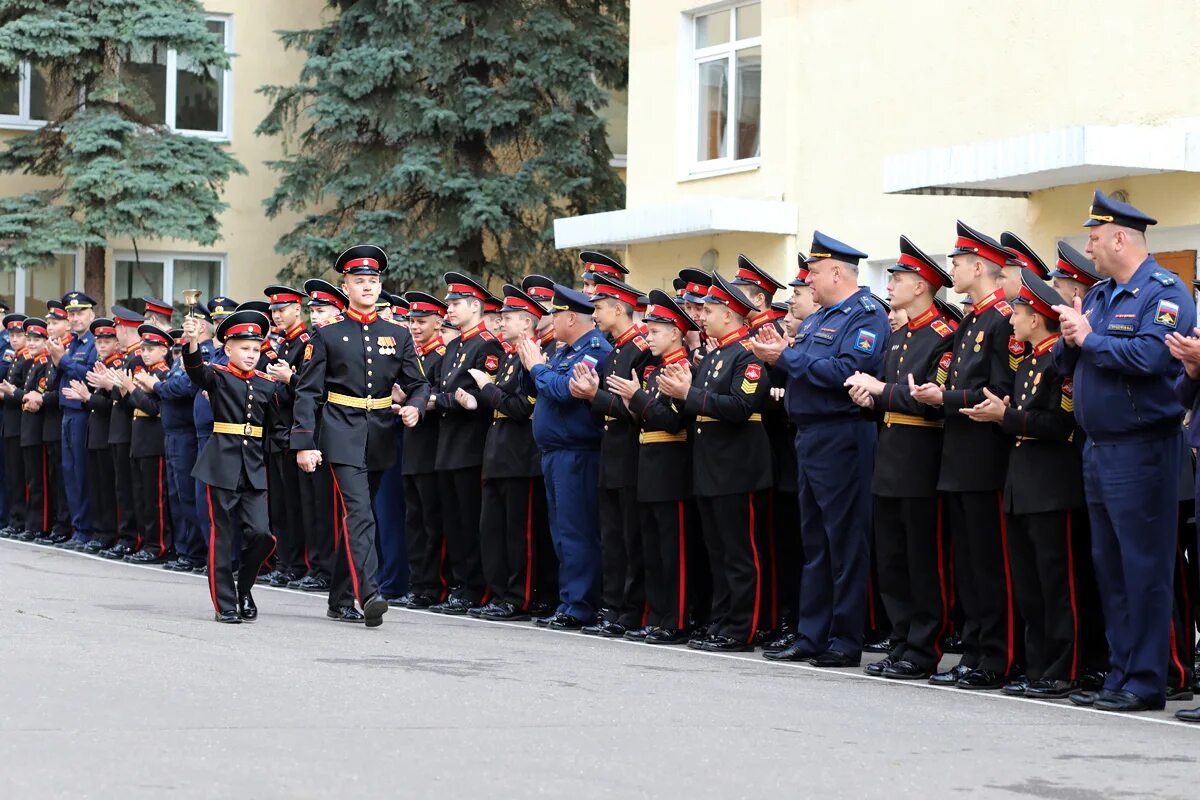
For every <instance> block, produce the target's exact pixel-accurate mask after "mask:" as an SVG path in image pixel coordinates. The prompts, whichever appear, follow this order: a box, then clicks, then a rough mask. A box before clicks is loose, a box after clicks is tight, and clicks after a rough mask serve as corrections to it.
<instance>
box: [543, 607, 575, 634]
mask: <svg viewBox="0 0 1200 800" xmlns="http://www.w3.org/2000/svg"><path fill="white" fill-rule="evenodd" d="M583 625H584V623H583V620H581V619H579V617H573V616H571V615H570V614H568V613H567V612H565V611H559V612H558V613H557V614H555V615H554V616H552V617H550V618H549V619H547V620H546V624H545V625H544V626H543V627H546V628H550V629H551V630H556V631H577V630H579V629H580V628H582V627H583Z"/></svg>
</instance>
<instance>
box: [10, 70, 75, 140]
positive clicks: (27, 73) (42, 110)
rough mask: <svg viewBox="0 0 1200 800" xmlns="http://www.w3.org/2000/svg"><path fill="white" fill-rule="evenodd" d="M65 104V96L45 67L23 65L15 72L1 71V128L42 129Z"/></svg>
mask: <svg viewBox="0 0 1200 800" xmlns="http://www.w3.org/2000/svg"><path fill="white" fill-rule="evenodd" d="M64 101H65V97H64V93H63V92H61V91H59V90H57V89H56V88H55V86H54V82H53V80H52V79H51V77H50V71H49V70H48V69H47V68H46V67H45V66H43V65H41V64H30V63H29V62H22V63H21V65H20V66H19V67H18V68H17V69H16V70H15V71H8V72H5V71H0V127H5V128H38V127H41V126H42V125H45V124H46V120H48V119H50V117H51V116H53V115H55V114H56V113H58V112H60V111H62V110H64V109H63V105H62V104H63V102H64Z"/></svg>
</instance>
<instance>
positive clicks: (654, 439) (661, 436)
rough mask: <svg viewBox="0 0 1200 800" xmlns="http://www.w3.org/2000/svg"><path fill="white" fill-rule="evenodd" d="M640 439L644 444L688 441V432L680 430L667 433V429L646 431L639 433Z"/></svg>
mask: <svg viewBox="0 0 1200 800" xmlns="http://www.w3.org/2000/svg"><path fill="white" fill-rule="evenodd" d="M638 441H639V442H640V443H642V444H662V443H663V442H686V441H687V432H686V431H680V432H679V433H667V432H666V431H646V432H644V433H639V434H638Z"/></svg>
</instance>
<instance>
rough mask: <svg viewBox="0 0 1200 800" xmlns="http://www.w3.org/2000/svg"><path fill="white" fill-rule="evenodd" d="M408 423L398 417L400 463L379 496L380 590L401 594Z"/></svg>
mask: <svg viewBox="0 0 1200 800" xmlns="http://www.w3.org/2000/svg"><path fill="white" fill-rule="evenodd" d="M403 443H404V425H403V423H401V422H400V419H399V417H397V418H396V463H395V464H393V465H392V466H391V468H390V469H388V470H386V471H385V472H384V473H383V476H382V478H381V479H380V482H379V492H378V493H377V494H376V495H375V504H374V505H375V552H376V553H378V554H379V572H378V573H376V575H377V580H378V581H379V591H381V592H383V595H384V596H385V597H400V596H401V595H403V594H404V593H405V592H407V591H408V545H407V542H406V539H405V536H404V478H403V476H401V474H400V462H401V460H402V458H401V457H402V456H403Z"/></svg>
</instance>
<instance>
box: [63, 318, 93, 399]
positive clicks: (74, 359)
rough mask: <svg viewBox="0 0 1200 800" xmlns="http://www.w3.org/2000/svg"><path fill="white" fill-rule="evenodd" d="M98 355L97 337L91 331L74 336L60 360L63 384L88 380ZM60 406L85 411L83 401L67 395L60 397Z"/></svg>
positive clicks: (68, 384) (67, 384)
mask: <svg viewBox="0 0 1200 800" xmlns="http://www.w3.org/2000/svg"><path fill="white" fill-rule="evenodd" d="M98 358H99V357H98V356H97V355H96V337H94V336H92V332H91V331H84V332H83V333H81V334H79V335H76V336H72V337H71V343H70V344H68V345H67V350H66V352H65V353H63V357H62V358H61V359H60V360H59V362H58V367H57V369H58V374H59V376H60V379H61V380H60V385H61V386H70V385H71V381H84V382H86V381H87V374H88V372H89V371H90V370H91V368H92V367H93V366H94V365H95V363H96V361H97V360H98ZM58 404H59V406H61V407H62V408H64V409H66V410H69V411H78V412H79V413H81V414H82V413H85V409H84V407H83V403H81V402H80V401H78V400H69V399H67V398H66V397H61V396H60V398H59V401H58Z"/></svg>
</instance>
